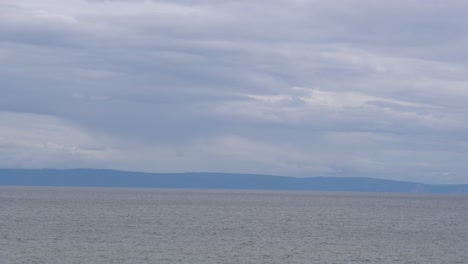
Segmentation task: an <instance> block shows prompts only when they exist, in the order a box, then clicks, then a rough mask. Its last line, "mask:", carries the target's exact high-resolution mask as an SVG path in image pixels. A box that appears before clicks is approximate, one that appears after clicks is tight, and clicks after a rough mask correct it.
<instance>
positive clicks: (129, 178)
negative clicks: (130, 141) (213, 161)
mask: <svg viewBox="0 0 468 264" xmlns="http://www.w3.org/2000/svg"><path fill="white" fill-rule="evenodd" d="M0 185H4V186H70V187H130V188H192V189H250V190H297V191H347V192H399V193H464V194H468V184H459V185H441V184H424V183H416V182H404V181H393V180H383V179H376V178H344V177H341V178H338V177H313V178H294V177H286V176H272V175H259V174H234V173H203V172H187V173H144V172H130V171H117V170H102V169H66V170H58V169H0Z"/></svg>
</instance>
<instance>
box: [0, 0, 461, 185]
mask: <svg viewBox="0 0 468 264" xmlns="http://www.w3.org/2000/svg"><path fill="white" fill-rule="evenodd" d="M466 10H468V1H465V0H460V1H458V0H450V1H439V0H391V1H389V0H309V1H306V0H284V1H283V0H268V1H267V0H249V1H247V0H235V1H234V0H222V1H220V0H198V1H197V0H172V1H164V0H161V1H157V0H155V1H149V0H147V1H144V0H141V1H137V0H135V1H130V0H127V1H110V0H108V1H105V0H89V1H84V0H67V1H63V0H42V1H37V0H15V1H11V0H0V167H10V168H11V167H14V168H44V167H48V168H78V167H88V168H112V169H121V170H136V171H149V172H183V171H222V172H240V173H262V174H275V175H288V176H297V177H308V176H365V177H377V178H386V179H397V180H410V181H420V182H427V183H468V49H467V47H468V17H467V16H466Z"/></svg>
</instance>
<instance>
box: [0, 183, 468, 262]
mask: <svg viewBox="0 0 468 264" xmlns="http://www.w3.org/2000/svg"><path fill="white" fill-rule="evenodd" d="M467 249H468V196H442V195H401V194H352V193H313V192H311V193H305V192H255V191H199V190H158V189H153V190H146V189H145V190H144V189H92V188H27V187H21V188H15V187H0V263H5V264H16V263H21V264H23V263H47V264H49V263H60V264H69V263H80V264H81V263H116V264H117V263H132V264H138V263H162V264H164V263H171V264H172V263H187V264H188V263H190V264H196V263H203V264H211V263H213V264H214V263H217V264H221V263H236V264H237V263H268V264H270V263H308V264H309V263H327V264H328V263H379V264H381V263H383V264H385V263H424V264H427V263H464V264H465V263H468V250H467Z"/></svg>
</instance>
